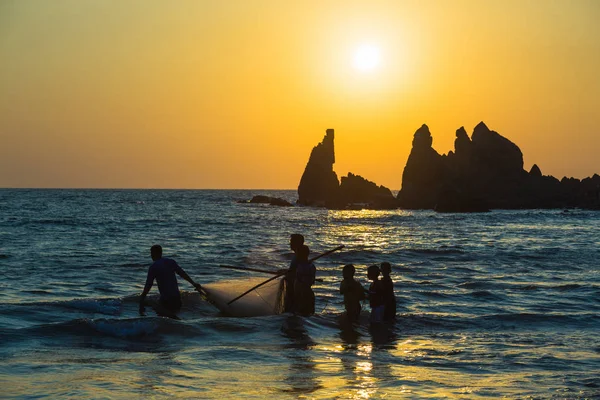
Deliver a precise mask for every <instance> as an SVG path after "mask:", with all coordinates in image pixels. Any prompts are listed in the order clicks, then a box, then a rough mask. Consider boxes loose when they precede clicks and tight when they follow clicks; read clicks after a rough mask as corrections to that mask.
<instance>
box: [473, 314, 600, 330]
mask: <svg viewBox="0 0 600 400" xmlns="http://www.w3.org/2000/svg"><path fill="white" fill-rule="evenodd" d="M477 319H478V320H480V321H482V322H483V323H484V325H489V324H490V323H492V324H500V325H504V324H511V325H512V324H514V327H515V328H517V327H523V328H527V329H539V328H542V327H548V326H550V327H555V326H560V327H561V328H563V329H564V328H565V327H571V328H580V327H583V326H598V324H599V323H600V316H599V315H597V314H591V313H581V314H577V315H566V314H550V313H546V314H537V313H508V314H491V315H484V316H481V317H477Z"/></svg>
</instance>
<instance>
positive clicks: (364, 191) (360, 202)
mask: <svg viewBox="0 0 600 400" xmlns="http://www.w3.org/2000/svg"><path fill="white" fill-rule="evenodd" d="M340 197H341V198H342V199H343V200H344V203H345V204H348V205H350V207H351V208H357V207H364V208H369V209H392V208H398V202H397V200H396V198H395V197H394V195H393V194H392V191H391V190H390V189H388V188H386V187H385V186H377V184H376V183H374V182H371V181H369V180H367V179H365V178H363V177H362V176H360V175H354V174H353V173H348V176H344V177H342V183H341V184H340Z"/></svg>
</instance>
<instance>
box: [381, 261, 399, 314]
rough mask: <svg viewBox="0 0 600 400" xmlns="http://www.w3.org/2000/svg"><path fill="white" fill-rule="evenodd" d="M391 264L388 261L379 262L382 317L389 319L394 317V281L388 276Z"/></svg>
mask: <svg viewBox="0 0 600 400" xmlns="http://www.w3.org/2000/svg"><path fill="white" fill-rule="evenodd" d="M391 272H392V266H391V265H390V263H389V262H382V263H381V275H383V277H382V278H381V285H382V286H383V304H384V306H385V309H384V311H383V319H384V320H385V321H391V320H393V319H395V318H396V295H395V294H394V281H392V278H391V277H390V273H391Z"/></svg>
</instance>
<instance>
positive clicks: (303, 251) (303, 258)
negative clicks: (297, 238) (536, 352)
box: [296, 244, 310, 262]
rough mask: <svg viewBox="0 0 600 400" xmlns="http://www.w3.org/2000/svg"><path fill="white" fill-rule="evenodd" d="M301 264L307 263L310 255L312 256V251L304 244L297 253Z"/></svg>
mask: <svg viewBox="0 0 600 400" xmlns="http://www.w3.org/2000/svg"><path fill="white" fill-rule="evenodd" d="M296 254H298V261H299V262H307V261H308V255H309V254H310V249H309V248H308V246H307V245H305V244H303V245H300V246H299V247H298V250H297V253H296Z"/></svg>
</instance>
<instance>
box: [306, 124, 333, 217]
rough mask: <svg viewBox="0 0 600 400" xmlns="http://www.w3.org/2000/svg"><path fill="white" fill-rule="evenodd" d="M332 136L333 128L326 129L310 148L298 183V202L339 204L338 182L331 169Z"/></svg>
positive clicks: (307, 204) (316, 204)
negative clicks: (318, 140) (317, 141)
mask: <svg viewBox="0 0 600 400" xmlns="http://www.w3.org/2000/svg"><path fill="white" fill-rule="evenodd" d="M333 137H334V133H333V129H327V131H326V134H325V137H324V138H323V141H322V142H321V143H319V144H318V145H317V146H315V147H314V148H313V149H312V152H311V153H310V158H309V159H308V163H307V164H306V168H305V169H304V174H302V178H301V179H300V184H299V185H298V204H301V205H306V206H330V207H335V206H339V204H340V190H339V189H340V183H339V181H338V177H337V174H336V173H335V171H334V170H333V164H334V163H335V151H334V147H333Z"/></svg>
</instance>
